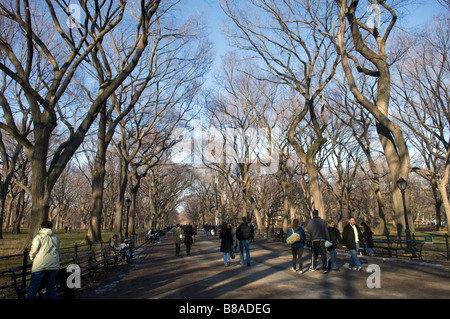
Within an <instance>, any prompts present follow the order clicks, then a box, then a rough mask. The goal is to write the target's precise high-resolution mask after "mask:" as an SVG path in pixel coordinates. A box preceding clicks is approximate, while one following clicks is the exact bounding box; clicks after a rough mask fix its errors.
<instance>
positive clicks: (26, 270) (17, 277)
mask: <svg viewBox="0 0 450 319" xmlns="http://www.w3.org/2000/svg"><path fill="white" fill-rule="evenodd" d="M31 267H32V264H27V265H26V266H23V265H22V266H18V267H13V268H11V269H10V271H11V278H12V280H13V287H14V290H15V291H16V294H17V298H18V299H25V296H26V295H27V293H28V288H27V281H28V279H27V278H28V277H29V276H30V275H31ZM38 293H39V298H41V297H42V290H41V289H39V292H38Z"/></svg>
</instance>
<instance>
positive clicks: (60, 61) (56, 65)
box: [0, 0, 160, 244]
mask: <svg viewBox="0 0 450 319" xmlns="http://www.w3.org/2000/svg"><path fill="white" fill-rule="evenodd" d="M159 2H160V1H159V0H150V1H144V0H142V1H140V5H139V8H138V11H137V12H136V14H137V16H138V19H137V22H136V23H135V24H134V26H135V28H134V35H135V41H134V44H133V45H131V46H129V47H128V52H127V53H125V54H124V59H123V60H122V61H121V64H122V67H121V69H120V71H119V72H118V73H117V74H111V75H110V77H109V78H108V79H107V81H106V82H105V83H102V85H100V86H99V87H98V91H97V92H96V97H95V98H93V102H92V103H91V104H90V105H89V106H88V109H87V110H86V112H85V113H84V114H83V115H81V114H77V118H76V120H75V119H74V118H73V119H72V120H73V121H74V124H70V123H69V121H67V120H63V118H64V117H65V114H66V113H71V114H73V113H74V112H73V111H71V110H69V109H67V108H66V106H69V107H70V106H71V105H70V102H69V101H70V100H71V98H70V97H69V96H68V91H67V88H68V87H69V86H70V85H71V83H72V80H73V79H75V78H76V76H77V72H78V76H81V74H79V72H81V71H80V66H81V65H86V63H88V62H89V61H90V59H98V58H99V57H98V54H101V50H99V48H101V47H102V45H104V39H105V36H106V35H107V34H109V33H110V32H111V31H112V30H114V29H115V28H117V27H118V26H119V25H121V24H123V23H126V24H128V23H131V22H130V19H129V16H128V11H127V9H128V8H127V6H129V5H128V4H127V2H126V1H123V0H120V1H112V0H111V1H103V2H100V1H95V0H93V1H89V2H85V1H80V2H79V4H78V5H76V10H78V12H79V13H80V14H79V17H74V16H73V15H72V12H71V9H74V8H73V7H69V6H67V4H66V2H65V1H50V0H47V1H45V2H41V1H39V2H32V3H31V4H30V2H29V1H28V0H25V1H19V0H17V1H16V2H15V5H13V4H12V2H11V3H10V4H11V5H9V6H8V5H7V4H4V3H1V4H0V17H1V19H2V20H3V21H4V23H2V27H3V26H7V28H8V29H7V30H5V31H7V32H2V33H1V37H0V51H1V52H2V54H3V55H4V56H5V57H7V60H6V61H5V59H4V60H3V61H2V62H1V63H0V70H1V71H2V72H4V73H5V74H6V75H7V77H8V78H11V79H12V80H13V82H14V83H15V84H17V85H18V87H20V95H19V96H17V95H14V94H10V92H5V90H2V91H1V92H0V104H1V106H2V110H3V121H2V122H0V129H2V130H5V131H7V132H8V133H9V134H10V135H11V136H13V137H14V138H15V139H16V140H17V142H18V143H20V144H21V145H22V146H23V148H24V150H25V153H26V155H27V157H28V158H29V159H30V163H31V170H32V181H31V195H32V208H31V210H32V213H31V227H30V238H29V239H31V236H32V235H33V234H34V233H35V232H36V231H37V230H38V228H39V225H40V223H41V222H42V221H43V220H46V219H48V210H49V205H50V193H51V190H52V188H53V186H54V185H55V183H56V181H57V179H58V177H59V176H60V174H61V173H62V172H63V170H64V168H65V166H66V165H67V163H68V162H69V160H70V159H71V158H72V156H73V154H74V153H75V151H76V150H77V149H78V147H79V146H80V144H81V143H82V142H83V139H84V137H85V135H86V132H87V131H88V130H89V128H90V127H91V125H92V123H93V122H94V120H95V119H96V117H97V115H98V113H99V112H100V110H101V109H102V107H103V105H104V103H105V101H106V100H107V98H108V97H109V96H110V95H111V94H112V93H113V92H114V91H115V89H116V88H117V87H118V86H119V85H120V84H121V83H122V82H123V81H124V80H125V79H126V78H127V77H128V76H129V74H130V73H131V72H132V71H133V69H134V68H135V66H136V65H137V63H138V61H139V59H140V58H141V56H142V53H143V52H144V50H145V48H146V47H147V45H148V36H149V33H148V32H149V24H150V21H151V19H152V18H153V17H154V15H155V13H156V11H157V9H158V7H159ZM127 17H128V18H127ZM66 22H68V23H67V25H66ZM21 48H25V49H24V50H21ZM83 76H84V77H85V78H86V77H88V76H89V72H85V73H84V74H83ZM86 81H87V79H86ZM16 101H19V104H20V105H21V106H25V107H26V108H27V109H28V112H26V115H27V116H30V121H31V122H32V128H33V132H32V134H31V135H30V134H28V132H23V131H21V130H20V129H19V128H18V127H17V125H16V116H17V113H15V110H14V109H13V107H14V106H15V104H16ZM67 103H68V104H67ZM58 124H63V125H66V126H67V129H68V130H69V133H70V134H69V135H68V136H67V138H66V140H65V141H64V142H62V143H61V144H60V145H59V146H58V147H57V148H56V149H55V150H53V152H52V153H51V154H49V143H50V137H51V135H52V134H53V133H54V130H55V128H57V126H58ZM49 157H50V158H49ZM48 160H49V162H48ZM27 244H28V243H27Z"/></svg>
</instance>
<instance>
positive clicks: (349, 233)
mask: <svg viewBox="0 0 450 319" xmlns="http://www.w3.org/2000/svg"><path fill="white" fill-rule="evenodd" d="M355 227H356V230H357V231H358V237H359V243H360V244H362V243H363V242H364V238H363V235H362V233H361V230H360V229H359V227H358V225H356V224H355ZM342 246H346V247H347V249H352V250H353V249H356V242H355V233H354V232H353V228H352V226H350V224H347V225H346V226H345V227H344V230H343V231H342Z"/></svg>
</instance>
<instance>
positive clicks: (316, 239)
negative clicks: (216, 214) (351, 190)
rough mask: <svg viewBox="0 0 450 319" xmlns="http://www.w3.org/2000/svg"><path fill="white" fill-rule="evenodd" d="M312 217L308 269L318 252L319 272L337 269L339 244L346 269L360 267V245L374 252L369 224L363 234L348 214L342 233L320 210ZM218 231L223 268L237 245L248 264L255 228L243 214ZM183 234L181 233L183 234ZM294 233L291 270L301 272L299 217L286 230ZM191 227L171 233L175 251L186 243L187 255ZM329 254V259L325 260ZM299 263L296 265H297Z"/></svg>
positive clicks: (302, 234) (241, 258)
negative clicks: (344, 253) (346, 261)
mask: <svg viewBox="0 0 450 319" xmlns="http://www.w3.org/2000/svg"><path fill="white" fill-rule="evenodd" d="M312 215H313V218H312V219H311V220H310V221H309V222H308V224H307V226H306V230H307V232H308V233H309V234H310V240H311V266H310V268H309V270H310V271H315V270H316V268H317V259H318V257H319V255H320V257H321V261H322V271H323V272H324V273H327V272H328V271H330V270H331V271H339V267H338V265H337V262H336V260H337V249H338V247H342V248H344V249H348V250H349V252H350V260H349V268H350V269H353V270H357V271H361V270H362V265H361V262H360V260H359V258H358V252H359V249H360V247H363V246H362V245H364V248H365V250H366V253H367V254H368V255H372V256H373V255H374V252H373V249H372V247H373V240H372V235H373V232H372V230H371V229H370V227H369V226H368V225H367V224H366V223H364V222H362V224H361V226H362V227H363V229H364V233H363V232H362V231H361V229H360V227H359V226H358V225H357V224H356V221H355V218H354V217H350V218H349V221H348V224H347V225H346V226H345V227H344V229H343V231H342V236H341V233H340V232H339V230H338V229H337V228H336V225H335V222H334V221H333V220H328V221H327V222H326V221H325V220H323V219H322V218H320V217H319V212H318V211H317V210H314V211H313V213H312ZM205 231H206V229H205ZM217 232H218V234H219V238H220V239H221V242H220V252H221V253H222V257H223V262H224V265H225V267H228V266H230V265H231V259H233V258H235V256H234V253H235V251H236V247H237V245H239V264H240V265H245V264H246V265H247V266H248V267H250V266H251V259H250V242H251V241H252V239H253V238H254V229H253V228H252V227H251V226H250V225H248V223H247V219H246V217H242V222H241V224H240V225H238V226H237V227H233V226H232V225H231V224H229V223H227V222H223V223H222V225H221V226H220V228H218V229H217ZM183 233H184V236H183ZM293 233H297V234H298V235H299V238H300V240H298V241H297V242H295V243H293V244H291V252H292V270H293V271H294V272H297V273H303V248H304V247H305V245H306V233H305V230H304V229H303V228H302V227H301V226H300V225H299V220H298V219H294V220H293V221H292V225H291V227H290V229H289V232H288V234H287V237H286V238H289V237H290V236H291V235H293ZM193 236H194V228H193V227H192V226H190V225H188V226H185V227H183V229H182V228H181V226H180V224H178V225H177V227H176V228H175V230H174V232H173V238H174V242H175V247H176V248H175V250H176V251H175V254H176V255H177V256H179V255H180V245H181V243H182V242H183V238H184V244H185V245H186V254H187V255H188V256H189V255H190V250H191V245H192V243H193V241H194V240H193ZM328 253H329V256H330V259H329V260H328ZM297 265H298V268H297Z"/></svg>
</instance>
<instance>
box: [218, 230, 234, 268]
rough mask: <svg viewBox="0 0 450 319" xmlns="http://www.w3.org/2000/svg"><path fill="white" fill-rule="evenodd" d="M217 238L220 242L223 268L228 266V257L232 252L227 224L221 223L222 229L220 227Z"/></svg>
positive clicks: (231, 237) (231, 242)
mask: <svg viewBox="0 0 450 319" xmlns="http://www.w3.org/2000/svg"><path fill="white" fill-rule="evenodd" d="M219 238H220V239H221V242H220V251H221V252H222V256H223V261H224V263H225V267H228V266H230V264H231V262H230V255H231V252H232V251H233V236H232V235H231V227H230V225H228V223H227V222H223V224H222V227H220V232H219Z"/></svg>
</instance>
